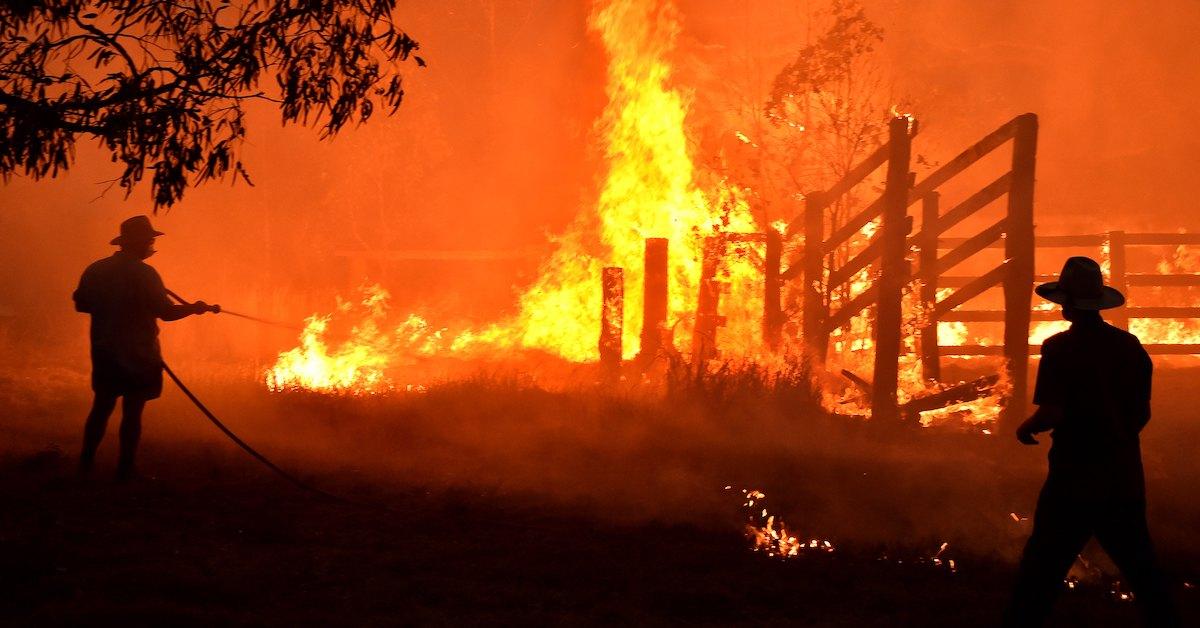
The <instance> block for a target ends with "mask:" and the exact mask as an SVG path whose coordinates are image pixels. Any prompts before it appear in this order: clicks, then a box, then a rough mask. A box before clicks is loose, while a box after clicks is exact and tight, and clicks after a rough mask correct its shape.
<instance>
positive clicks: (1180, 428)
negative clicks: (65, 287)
mask: <svg viewBox="0 0 1200 628" xmlns="http://www.w3.org/2000/svg"><path fill="white" fill-rule="evenodd" d="M181 375H183V376H185V377H186V376H187V375H188V374H185V373H181ZM191 375H192V378H191V379H193V380H194V381H193V382H191V384H192V386H193V388H194V389H195V390H196V392H197V393H198V394H200V395H202V396H203V397H205V398H206V399H207V400H208V401H209V403H210V405H211V406H212V407H213V409H214V411H216V412H217V413H218V414H220V415H222V417H223V418H224V419H226V420H227V421H228V422H229V423H230V424H231V426H233V427H234V428H235V429H237V430H238V431H239V432H241V433H242V434H243V435H244V436H245V437H246V438H248V439H249V440H251V441H252V442H254V443H256V444H257V445H259V446H260V447H261V449H263V450H264V451H265V452H266V453H268V455H271V456H272V457H274V458H276V459H277V460H278V461H279V462H281V463H282V464H283V465H284V466H286V467H288V468H291V469H297V470H299V471H300V472H301V474H302V476H303V477H304V478H305V479H306V480H309V481H311V482H313V483H315V484H317V485H319V486H321V487H323V488H327V489H330V490H333V491H335V492H338V493H340V494H344V495H347V496H350V497H351V498H353V499H355V500H357V501H360V502H366V503H369V504H371V505H372V506H370V507H349V506H345V505H339V504H332V503H328V502H324V501H321V500H319V499H314V498H312V497H311V496H309V495H307V494H303V493H299V492H297V491H295V490H294V489H293V488H292V487H290V486H288V485H286V484H284V483H282V482H280V481H278V480H276V479H275V478H273V477H271V476H269V475H268V474H267V473H266V472H265V471H264V470H263V469H261V468H259V467H257V466H256V463H254V462H253V461H251V460H249V459H247V458H244V457H243V456H242V455H241V454H240V452H238V451H236V450H235V449H233V448H232V445H230V444H229V443H227V442H225V441H223V440H221V437H220V436H219V434H217V433H216V432H215V430H213V429H212V428H211V426H208V425H206V424H205V423H203V419H202V417H200V416H199V415H198V414H197V413H196V412H195V410H194V409H192V408H190V407H189V406H187V405H186V400H184V399H183V398H182V396H181V395H179V394H178V393H177V392H176V391H169V392H168V393H167V395H166V396H165V398H164V399H163V400H160V401H159V402H156V404H155V405H153V406H152V407H151V411H150V412H149V415H148V419H147V430H146V438H145V440H146V442H145V443H144V448H143V449H144V453H143V457H142V460H141V468H142V470H143V473H144V474H145V475H146V477H145V478H144V479H143V480H142V481H140V482H138V483H135V484H133V485H114V484H112V483H111V482H110V481H109V479H108V471H109V469H108V467H105V466H102V467H101V468H100V474H99V475H98V476H97V477H96V478H94V479H93V480H91V481H90V482H80V481H79V480H78V479H76V478H75V477H74V475H73V473H74V456H75V449H76V447H77V444H78V434H77V432H78V429H79V422H80V421H81V418H80V417H81V416H82V414H83V413H84V412H85V410H86V403H87V399H86V397H85V395H84V394H83V393H82V392H81V391H86V379H85V378H84V376H83V375H81V374H79V373H77V372H75V371H71V370H55V371H51V370H42V371H39V372H34V373H32V374H31V373H29V372H27V373H25V374H24V375H22V376H19V377H18V376H14V375H11V374H10V375H7V376H6V377H5V378H4V379H3V382H2V386H0V391H2V393H3V395H2V397H0V406H2V408H3V411H4V414H5V416H6V420H5V421H4V433H5V437H4V439H3V442H4V443H5V445H4V447H3V454H2V456H3V457H2V460H0V487H2V490H3V492H4V494H5V495H6V508H5V509H4V514H3V516H2V518H0V544H2V545H3V548H2V549H3V551H2V552H0V555H2V556H3V557H4V558H3V559H2V562H0V578H2V579H3V585H4V587H5V589H6V590H8V591H9V592H11V593H12V595H9V596H7V597H6V599H7V601H6V602H5V603H4V605H3V607H2V608H3V613H4V616H5V617H6V620H7V621H13V622H17V623H36V624H41V625H45V624H79V623H105V622H107V621H111V620H115V619H116V618H133V619H135V620H139V621H140V622H142V623H154V624H161V623H164V622H171V623H175V624H187V623H189V622H193V623H201V622H205V623H206V622H211V621H213V620H214V619H215V620H217V621H219V622H221V623H231V624H277V625H283V624H288V625H296V624H329V623H354V624H403V623H413V622H420V623H452V622H453V623H460V622H463V621H470V622H500V623H530V622H533V623H548V622H559V621H571V622H599V623H616V622H636V623H681V622H694V621H711V622H719V623H754V624H757V623H763V622H766V621H788V622H795V623H800V624H814V625H846V626H851V625H855V626H857V625H897V624H906V625H964V624H967V623H978V624H982V625H988V624H989V623H993V622H994V619H995V617H996V616H997V613H998V611H999V609H1000V608H1001V607H1002V605H1003V604H1004V602H1005V599H1006V596H1007V594H1008V587H1009V584H1010V580H1011V576H1012V573H1011V572H1012V567H1013V565H1012V562H1013V560H1014V559H1015V557H1016V555H1017V552H1018V551H1019V548H1020V545H1021V543H1022V542H1023V540H1024V538H1025V536H1026V535H1027V534H1028V525H1029V522H1028V521H1018V520H1015V519H1014V518H1013V515H1014V514H1015V515H1016V518H1017V519H1020V518H1021V517H1022V516H1028V515H1029V514H1030V511H1031V509H1032V506H1033V500H1034V497H1035V494H1036V491H1037V487H1038V484H1039V482H1040V479H1041V473H1042V472H1043V464H1044V463H1043V460H1044V458H1043V452H1041V451H1034V450H1030V449H1020V448H1019V447H1018V446H1017V445H1015V444H1010V442H1009V439H1008V437H1007V436H1006V435H997V436H994V437H986V436H983V435H981V434H979V433H978V432H961V431H954V430H945V429H941V430H936V431H931V430H920V431H901V432H897V433H893V434H887V435H883V434H879V433H878V432H876V431H874V430H871V429H869V428H868V427H867V426H865V425H862V424H853V423H847V422H846V421H845V420H842V419H831V418H829V417H821V416H815V415H813V416H810V415H808V414H807V413H803V412H797V411H795V408H796V407H797V406H795V405H794V404H793V403H792V402H793V401H794V399H790V398H789V397H788V395H787V394H786V391H780V390H776V391H774V392H773V393H771V392H770V391H764V390H763V389H761V388H757V387H754V386H749V387H747V386H745V385H744V384H741V385H740V384H738V383H737V382H736V381H732V382H726V385H724V386H722V387H718V388H712V387H706V388H703V389H696V388H693V389H690V390H688V391H677V392H686V393H687V394H686V395H683V396H673V397H669V398H667V399H665V400H664V399H663V398H662V397H661V396H659V397H655V396H650V395H646V394H644V392H642V391H636V390H626V391H620V392H615V393H614V392H598V391H596V390H595V389H594V388H592V389H589V388H586V387H567V388H566V389H560V390H556V391H547V390H544V389H543V388H541V387H539V386H538V385H535V383H534V382H532V381H530V380H528V379H520V378H515V377H498V376H479V377H475V378H473V379H468V380H464V381H458V382H454V383H445V384H441V385H436V386H433V387H431V388H430V389H429V390H428V391H426V392H423V393H416V394H396V395H391V396H376V397H367V398H329V397H321V396H315V395H272V394H268V393H265V392H263V391H262V389H261V388H260V387H259V386H257V385H254V384H252V383H248V381H247V379H246V378H245V377H242V376H240V375H238V374H233V375H231V374H229V373H227V372H226V373H223V374H218V371H215V370H213V371H209V372H205V373H191ZM1193 375H1194V371H1193V370H1191V369H1185V370H1167V371H1161V372H1160V375H1159V379H1158V388H1157V396H1156V407H1155V413H1156V414H1155V419H1154V421H1153V422H1152V423H1151V426H1150V428H1148V432H1147V434H1146V438H1145V445H1144V447H1145V452H1146V456H1145V457H1146V465H1147V473H1148V477H1149V484H1150V489H1149V490H1150V497H1151V513H1150V516H1151V525H1152V528H1153V531H1154V532H1155V534H1156V538H1157V541H1158V544H1159V547H1160V551H1161V553H1162V554H1163V561H1164V563H1165V564H1166V567H1167V568H1168V569H1169V570H1170V572H1171V574H1172V577H1173V579H1174V582H1175V585H1176V591H1177V593H1178V594H1179V596H1180V600H1181V602H1182V603H1183V605H1184V608H1185V611H1186V612H1187V613H1188V615H1187V616H1188V617H1190V618H1193V619H1194V618H1196V617H1198V614H1197V611H1198V610H1200V596H1197V594H1196V590H1195V589H1194V588H1185V586H1184V583H1185V582H1189V583H1192V584H1193V585H1194V584H1196V579H1197V574H1198V572H1200V550H1198V549H1197V546H1196V544H1195V540H1194V537H1193V535H1194V530H1195V529H1196V528H1197V526H1198V525H1200V509H1198V508H1197V506H1196V504H1195V502H1194V487H1195V483H1194V478H1195V474H1196V470H1197V467H1196V462H1195V460H1194V459H1193V458H1192V457H1191V456H1190V453H1189V443H1191V442H1194V441H1195V438H1196V436H1198V435H1200V434H1198V433H1197V427H1196V424H1195V423H1194V422H1193V421H1191V414H1190V411H1189V409H1188V406H1187V399H1188V396H1187V395H1188V390H1187V386H1188V382H1189V381H1190V378H1191V377H1192V376H1193ZM112 429H113V430H115V426H112ZM113 436H115V434H110V438H112V437H113ZM112 449H114V447H113V446H112V443H111V442H110V443H107V446H106V447H105V448H103V449H102V462H103V461H108V462H110V463H111V460H108V458H111V457H112V456H109V455H107V454H111V453H112ZM725 486H732V487H733V489H731V490H725ZM741 488H757V489H760V490H762V491H764V492H765V493H766V494H767V496H768V497H767V499H766V501H765V502H761V503H759V504H758V505H757V506H756V507H755V508H754V509H753V510H754V511H755V512H757V511H758V507H763V506H765V507H767V508H769V509H770V511H771V512H772V513H774V514H778V515H779V516H781V517H782V518H783V519H784V520H785V521H787V523H788V526H789V528H791V529H793V530H795V531H796V533H798V534H800V535H805V536H809V535H811V536H812V537H814V538H820V539H829V540H831V541H832V543H833V544H834V547H835V551H834V552H832V553H823V552H811V553H806V554H804V555H801V556H800V557H798V558H794V559H790V560H786V561H784V560H779V559H772V558H769V557H767V556H766V555H764V554H762V553H754V552H751V551H750V550H749V549H748V547H749V546H748V541H747V540H746V538H745V537H744V530H743V527H744V525H745V523H746V521H747V518H748V517H749V515H750V514H752V513H751V512H749V511H748V510H747V509H745V508H742V507H741V506H742V503H743V501H744V500H743V498H742V495H741V493H740V491H739V490H738V489H741ZM941 543H949V545H948V547H947V549H946V550H945V551H944V553H943V555H942V558H944V559H947V558H953V559H955V562H956V570H955V571H954V572H951V571H950V570H949V569H948V568H946V566H945V565H944V564H943V565H942V566H940V567H938V566H934V565H932V564H930V563H929V561H928V559H929V557H931V556H932V555H934V554H935V553H936V551H937V549H938V548H939V546H940V544H941ZM885 557H886V558H885ZM1097 562H1098V564H1100V565H1103V561H1102V560H1100V561H1097ZM1080 575H1081V576H1082V577H1083V581H1082V583H1081V585H1080V586H1079V587H1078V588H1077V589H1075V590H1074V591H1071V592H1070V593H1069V595H1067V596H1066V598H1065V599H1064V601H1063V603H1062V604H1061V605H1060V608H1059V616H1060V617H1061V618H1063V620H1064V622H1065V623H1066V625H1089V626H1095V625H1127V624H1128V623H1129V622H1130V621H1132V620H1133V618H1134V613H1133V609H1132V606H1131V605H1130V604H1128V603H1126V602H1120V601H1118V600H1116V599H1114V597H1113V596H1112V595H1111V594H1110V593H1109V589H1110V585H1111V582H1110V581H1109V580H1108V579H1107V578H1104V577H1101V576H1098V575H1096V574H1094V573H1091V574H1089V573H1081V574H1080Z"/></svg>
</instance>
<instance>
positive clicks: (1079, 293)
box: [1035, 257, 1125, 310]
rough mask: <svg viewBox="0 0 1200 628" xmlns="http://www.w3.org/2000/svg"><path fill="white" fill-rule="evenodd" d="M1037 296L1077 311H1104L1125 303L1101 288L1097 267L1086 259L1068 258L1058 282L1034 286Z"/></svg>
mask: <svg viewBox="0 0 1200 628" xmlns="http://www.w3.org/2000/svg"><path fill="white" fill-rule="evenodd" d="M1035 292H1037V293H1038V296H1040V297H1042V298H1043V299H1046V300H1047V301H1053V302H1055V303H1058V304H1060V305H1068V306H1071V307H1074V308H1075V309H1079V310H1107V309H1109V308H1114V307H1119V306H1121V305H1124V303H1125V295H1123V294H1121V292H1120V291H1119V290H1117V289H1116V288H1113V287H1111V286H1106V285H1104V274H1103V273H1102V272H1101V271H1100V265H1099V264H1097V263H1096V260H1094V259H1092V258H1090V257H1070V258H1067V262H1066V263H1065V264H1063V268H1062V272H1061V273H1059V274H1058V281H1050V282H1047V283H1044V284H1042V285H1040V286H1038V287H1037V289H1036V290H1035Z"/></svg>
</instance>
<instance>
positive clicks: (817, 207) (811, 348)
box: [801, 192, 831, 367]
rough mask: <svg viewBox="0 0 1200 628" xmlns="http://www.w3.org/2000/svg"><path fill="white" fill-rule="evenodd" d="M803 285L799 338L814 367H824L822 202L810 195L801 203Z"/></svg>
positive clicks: (826, 332)
mask: <svg viewBox="0 0 1200 628" xmlns="http://www.w3.org/2000/svg"><path fill="white" fill-rule="evenodd" d="M803 260H804V261H803V264H804V275H803V277H804V279H803V281H804V284H803V290H802V294H803V297H804V300H803V308H804V310H803V312H802V316H803V319H802V323H801V334H802V335H803V337H804V346H805V348H807V349H808V352H809V356H810V358H811V359H812V360H813V362H814V363H815V365H816V366H818V367H821V366H824V364H825V356H826V355H827V353H828V351H829V332H830V331H831V330H829V329H828V328H827V327H826V323H825V319H827V318H828V317H829V311H828V310H827V309H826V304H825V290H824V285H823V284H824V281H825V272H824V270H825V261H824V260H825V201H824V198H823V195H821V194H819V193H817V192H813V193H811V194H809V195H808V197H807V198H806V199H804V254H803Z"/></svg>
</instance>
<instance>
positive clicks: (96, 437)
mask: <svg viewBox="0 0 1200 628" xmlns="http://www.w3.org/2000/svg"><path fill="white" fill-rule="evenodd" d="M160 235H163V234H162V233H161V232H159V231H155V230H154V228H153V227H152V226H151V225H150V219H149V218H147V217H146V216H134V217H133V218H130V219H129V220H126V221H125V222H123V223H121V235H119V236H117V237H116V238H114V239H113V241H112V244H115V245H119V246H120V247H121V248H120V250H118V251H117V252H116V253H114V254H113V255H112V256H111V257H106V258H104V259H102V260H100V261H98V262H95V263H93V264H92V265H91V266H88V267H87V270H85V271H83V277H81V278H80V279H79V288H77V289H76V290H75V295H74V298H75V309H76V310H78V311H80V312H86V313H88V314H91V315H92V324H91V341H92V390H93V391H94V392H95V398H94V400H93V401H92V410H91V412H90V413H89V414H88V417H87V424H86V425H85V426H84V429H83V452H82V453H81V454H80V457H79V467H80V471H81V472H83V473H87V472H88V471H91V469H92V465H93V463H94V461H95V458H96V448H97V447H99V446H100V441H101V440H102V439H103V438H104V431H105V428H106V427H107V426H108V417H109V415H111V414H112V411H113V408H115V407H116V405H117V397H122V398H124V401H123V403H122V404H121V455H120V459H119V462H118V464H117V478H118V479H120V480H127V479H129V478H130V477H131V476H132V474H133V458H134V454H135V452H136V451H137V444H138V439H139V438H140V437H141V433H142V409H143V408H144V407H145V405H146V402H147V401H149V400H151V399H157V398H158V396H159V395H161V394H162V382H163V380H162V353H161V351H160V350H159V346H158V322H157V319H160V318H161V319H163V320H164V321H174V320H179V319H181V318H183V317H185V316H189V315H192V314H202V313H204V312H214V311H219V309H218V308H217V307H216V306H210V305H208V304H206V303H204V302H203V301H198V302H196V303H190V304H181V305H176V304H174V303H172V302H171V299H170V298H169V297H168V296H167V289H166V287H165V286H163V282H162V279H161V278H160V277H159V276H158V273H157V272H156V271H155V270H154V269H153V268H152V267H151V266H150V265H149V264H146V263H145V262H143V261H142V260H144V259H146V258H148V257H150V256H151V255H153V254H154V239H155V238H156V237H158V236H160Z"/></svg>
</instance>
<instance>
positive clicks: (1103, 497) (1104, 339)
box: [1005, 257, 1179, 626]
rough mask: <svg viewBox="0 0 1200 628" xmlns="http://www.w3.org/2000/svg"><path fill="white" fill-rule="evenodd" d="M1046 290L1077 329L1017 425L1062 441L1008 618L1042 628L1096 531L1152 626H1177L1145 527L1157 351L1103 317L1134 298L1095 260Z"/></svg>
mask: <svg viewBox="0 0 1200 628" xmlns="http://www.w3.org/2000/svg"><path fill="white" fill-rule="evenodd" d="M1037 293H1038V295H1040V296H1042V297H1043V298H1045V299H1047V300H1049V301H1053V302H1054V303H1058V304H1060V305H1062V306H1063V310H1062V312H1063V318H1065V319H1066V320H1068V321H1070V322H1071V327H1070V329H1068V330H1067V331H1064V332H1061V333H1059V334H1055V335H1054V336H1051V337H1050V338H1048V339H1046V342H1045V343H1043V344H1042V360H1041V365H1040V366H1039V367H1038V375H1037V385H1036V388H1035V389H1034V394H1033V402H1034V403H1035V404H1037V406H1038V408H1037V411H1035V412H1034V413H1033V416H1031V417H1029V419H1028V420H1026V421H1025V422H1024V423H1022V424H1021V426H1020V427H1019V428H1018V429H1017V439H1018V440H1020V441H1021V442H1022V443H1024V444H1026V445H1036V444H1037V442H1038V441H1037V440H1035V439H1034V435H1035V434H1038V433H1041V432H1045V431H1047V430H1053V431H1052V432H1051V434H1050V436H1051V438H1053V439H1054V444H1053V445H1052V446H1051V448H1050V455H1049V458H1050V472H1049V475H1048V476H1047V478H1046V484H1045V485H1044V486H1043V487H1042V492H1041V495H1040V496H1039V497H1038V504H1037V513H1036V514H1035V515H1034V520H1033V534H1032V535H1031V536H1030V537H1029V542H1028V543H1027V544H1026V545H1025V553H1024V555H1023V556H1022V558H1021V566H1020V569H1019V574H1018V577H1017V586H1016V590H1015V591H1014V593H1013V600H1012V604H1011V606H1010V607H1009V609H1008V612H1007V615H1006V617H1005V623H1006V625H1009V626H1040V625H1042V623H1043V622H1044V621H1045V619H1046V617H1047V616H1048V615H1049V614H1050V610H1051V607H1052V606H1053V604H1054V600H1055V598H1056V597H1057V596H1058V593H1059V591H1060V590H1061V589H1062V587H1063V580H1064V578H1066V576H1067V572H1068V571H1069V570H1070V568H1071V564H1072V563H1073V562H1074V561H1075V558H1076V556H1078V554H1079V552H1080V551H1082V550H1083V547H1084V545H1085V544H1086V543H1087V541H1088V540H1089V539H1090V538H1091V537H1092V536H1093V535H1095V537H1096V539H1097V540H1098V541H1099V542H1100V545H1101V547H1103V548H1104V551H1105V552H1107V553H1108V555H1109V557H1111V558H1112V560H1113V562H1114V563H1116V565H1117V567H1119V568H1120V570H1121V573H1122V575H1123V576H1124V577H1125V579H1126V580H1127V581H1128V582H1129V585H1130V587H1131V588H1132V589H1133V594H1134V601H1135V603H1136V604H1138V606H1139V609H1140V610H1141V612H1142V615H1143V617H1144V618H1145V620H1146V622H1147V624H1148V625H1150V626H1176V625H1178V622H1179V620H1178V617H1177V616H1176V614H1175V610H1174V608H1173V606H1172V603H1171V599H1170V594H1169V592H1168V590H1167V587H1166V584H1165V582H1164V581H1163V577H1162V574H1161V573H1160V572H1159V570H1158V567H1157V565H1156V560H1155V556H1154V548H1153V546H1152V545H1151V543H1150V532H1149V530H1148V529H1147V527H1146V488H1145V480H1144V478H1143V475H1142V454H1141V444H1140V442H1139V440H1138V433H1139V432H1141V430H1142V428H1143V427H1145V426H1146V423H1147V422H1148V421H1149V420H1150V376H1151V371H1152V368H1153V366H1152V364H1151V362H1150V356H1149V355H1147V354H1146V350H1145V349H1143V348H1142V344H1141V342H1139V341H1138V339H1137V337H1136V336H1134V335H1133V334H1130V333H1129V332H1126V331H1123V330H1121V329H1117V328H1116V327H1113V326H1112V325H1109V324H1107V323H1105V322H1104V321H1103V320H1102V319H1101V318H1100V310H1105V309H1109V308H1113V307H1118V306H1120V305H1122V304H1123V303H1124V302H1125V297H1124V296H1123V295H1122V294H1121V293H1120V292H1118V291H1117V290H1115V289H1113V288H1111V287H1109V286H1105V285H1104V279H1103V276H1102V274H1101V272H1100V266H1099V264H1097V263H1096V262H1095V261H1094V260H1092V259H1089V258H1087V257H1072V258H1070V259H1068V260H1067V262H1066V264H1065V265H1063V269H1062V273H1061V274H1060V275H1059V280H1058V281H1052V282H1050V283H1046V284H1042V285H1040V286H1038V287H1037Z"/></svg>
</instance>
